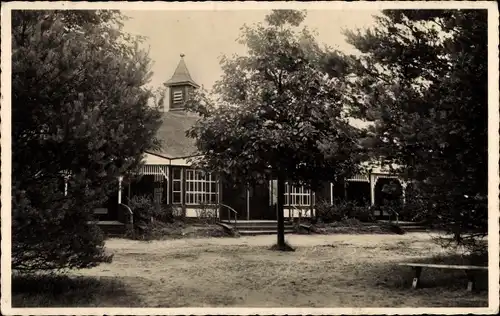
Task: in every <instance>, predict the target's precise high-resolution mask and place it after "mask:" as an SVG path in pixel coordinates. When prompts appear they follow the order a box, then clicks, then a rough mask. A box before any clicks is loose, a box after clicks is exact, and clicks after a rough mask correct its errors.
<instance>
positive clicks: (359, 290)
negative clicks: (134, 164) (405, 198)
mask: <svg viewBox="0 0 500 316" xmlns="http://www.w3.org/2000/svg"><path fill="white" fill-rule="evenodd" d="M286 239H287V241H288V243H289V244H291V245H292V246H294V247H295V249H296V251H295V252H286V253H283V252H277V251H271V250H269V248H270V246H271V245H273V244H275V243H276V236H275V235H270V236H255V237H241V238H200V239H180V240H164V241H152V242H141V241H132V240H126V239H109V240H108V241H107V242H106V247H107V250H108V251H109V252H111V253H113V254H114V258H113V262H112V263H110V264H102V265H100V266H98V267H95V268H92V269H88V270H80V271H75V272H73V273H72V275H73V276H76V277H77V278H75V280H78V281H75V282H76V283H75V285H71V286H65V287H64V290H61V291H63V292H64V295H59V294H57V293H56V294H53V296H51V297H47V296H46V295H48V294H44V293H42V294H37V295H36V296H34V297H27V296H26V295H23V294H21V293H20V294H18V295H17V296H15V297H14V301H17V302H19V305H21V306H100V307H225V306H226V307H227V306H233V307H437V306H439V307H446V306H448V307H450V306H452V307H459V306H462V307H468V306H486V305H487V291H482V292H480V293H477V294H470V293H468V292H466V291H465V285H466V284H467V280H466V278H465V275H462V274H460V273H458V274H457V273H455V272H453V273H448V272H443V271H430V270H429V271H425V272H424V274H423V280H422V282H423V284H425V288H423V289H419V290H416V291H412V290H411V289H410V283H411V279H412V276H413V275H412V271H411V270H410V269H407V268H406V267H401V266H398V265H397V263H398V262H403V261H410V260H411V261H413V260H419V259H426V258H429V257H432V256H435V255H439V254H441V255H444V254H445V252H444V251H443V250H442V249H441V248H440V247H438V246H437V245H436V244H434V243H433V242H432V235H429V234H428V233H409V234H405V235H381V234H374V235H367V234H359V235H287V236H286ZM83 284H87V285H86V286H82V285H83ZM44 295H45V296H44ZM19 305H18V306H19Z"/></svg>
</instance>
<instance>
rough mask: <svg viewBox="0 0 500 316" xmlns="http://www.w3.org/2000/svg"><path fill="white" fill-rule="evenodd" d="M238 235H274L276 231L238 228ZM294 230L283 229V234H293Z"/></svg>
mask: <svg viewBox="0 0 500 316" xmlns="http://www.w3.org/2000/svg"><path fill="white" fill-rule="evenodd" d="M238 232H239V233H240V235H242V236H243V235H245V236H253V235H274V234H277V233H278V232H277V231H276V230H240V231H238ZM293 233H295V231H294V230H290V229H285V234H293Z"/></svg>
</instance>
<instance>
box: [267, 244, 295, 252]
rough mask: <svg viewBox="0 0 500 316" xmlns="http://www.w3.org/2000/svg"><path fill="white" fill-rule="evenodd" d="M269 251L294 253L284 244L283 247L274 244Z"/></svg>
mask: <svg viewBox="0 0 500 316" xmlns="http://www.w3.org/2000/svg"><path fill="white" fill-rule="evenodd" d="M269 250H274V251H292V252H293V251H295V249H294V248H293V247H292V246H290V245H289V244H287V243H285V244H284V245H282V246H280V245H278V244H274V245H272V246H271V248H269Z"/></svg>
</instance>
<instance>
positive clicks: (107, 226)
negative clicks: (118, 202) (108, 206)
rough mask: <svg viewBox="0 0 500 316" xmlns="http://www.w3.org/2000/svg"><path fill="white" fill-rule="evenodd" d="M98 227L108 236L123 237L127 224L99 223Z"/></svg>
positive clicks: (117, 222)
mask: <svg viewBox="0 0 500 316" xmlns="http://www.w3.org/2000/svg"><path fill="white" fill-rule="evenodd" d="M97 226H98V227H99V228H100V229H101V230H102V231H103V233H104V234H105V235H106V236H108V237H112V236H121V235H124V234H125V232H126V229H125V224H124V223H122V222H119V221H98V222H97Z"/></svg>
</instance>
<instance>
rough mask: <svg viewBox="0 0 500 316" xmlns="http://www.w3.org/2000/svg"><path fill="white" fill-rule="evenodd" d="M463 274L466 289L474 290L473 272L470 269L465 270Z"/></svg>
mask: <svg viewBox="0 0 500 316" xmlns="http://www.w3.org/2000/svg"><path fill="white" fill-rule="evenodd" d="M465 274H466V275H467V281H468V282H467V291H468V292H472V291H473V290H474V287H475V286H474V285H475V284H474V272H473V271H471V270H465Z"/></svg>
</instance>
